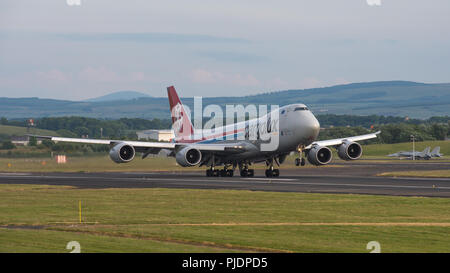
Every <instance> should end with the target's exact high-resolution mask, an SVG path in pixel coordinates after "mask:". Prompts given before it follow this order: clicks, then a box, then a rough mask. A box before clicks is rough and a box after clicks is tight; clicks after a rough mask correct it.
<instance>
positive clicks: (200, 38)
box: [44, 32, 250, 43]
mask: <svg viewBox="0 0 450 273" xmlns="http://www.w3.org/2000/svg"><path fill="white" fill-rule="evenodd" d="M44 35H45V34H44ZM47 35H49V36H50V37H54V38H58V39H64V40H70V41H79V42H95V41H102V42H138V43H249V42H250V41H249V40H246V39H242V38H231V37H219V36H212V35H199V34H179V33H163V32H161V33H159V32H141V33H67V34H66V33H51V34H47Z"/></svg>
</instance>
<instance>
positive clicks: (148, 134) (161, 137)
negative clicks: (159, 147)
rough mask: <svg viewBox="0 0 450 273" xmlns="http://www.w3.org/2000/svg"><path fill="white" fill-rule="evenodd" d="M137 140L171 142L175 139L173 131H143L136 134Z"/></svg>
mask: <svg viewBox="0 0 450 273" xmlns="http://www.w3.org/2000/svg"><path fill="white" fill-rule="evenodd" d="M136 134H137V136H138V139H146V140H157V141H172V139H174V138H175V135H174V133H173V130H145V131H138V132H136Z"/></svg>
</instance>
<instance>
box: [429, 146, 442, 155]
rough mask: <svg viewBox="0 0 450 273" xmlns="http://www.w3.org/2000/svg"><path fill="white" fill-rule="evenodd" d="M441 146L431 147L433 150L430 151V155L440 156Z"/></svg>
mask: <svg viewBox="0 0 450 273" xmlns="http://www.w3.org/2000/svg"><path fill="white" fill-rule="evenodd" d="M440 150H441V147H439V146H437V147H435V148H434V149H433V151H431V157H441V156H443V155H444V154H441V153H440Z"/></svg>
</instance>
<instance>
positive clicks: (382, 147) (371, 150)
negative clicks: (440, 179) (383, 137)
mask: <svg viewBox="0 0 450 273" xmlns="http://www.w3.org/2000/svg"><path fill="white" fill-rule="evenodd" d="M428 146H430V147H431V149H433V148H434V147H436V146H440V147H441V151H440V153H441V154H444V155H446V156H449V155H450V141H448V140H447V141H444V140H443V141H423V142H416V143H415V150H416V151H423V150H424V149H425V148H426V147H428ZM412 149H413V148H412V142H405V143H395V144H370V145H363V151H364V156H386V155H388V154H393V153H396V152H399V151H412Z"/></svg>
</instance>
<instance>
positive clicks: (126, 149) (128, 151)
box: [109, 142, 136, 163]
mask: <svg viewBox="0 0 450 273" xmlns="http://www.w3.org/2000/svg"><path fill="white" fill-rule="evenodd" d="M135 154H136V151H135V150H134V147H133V146H131V145H130V144H127V143H124V142H121V143H118V144H116V145H115V146H114V147H112V149H111V150H110V151H109V157H110V158H111V160H112V161H114V162H116V163H127V162H130V161H131V160H133V158H134V156H135Z"/></svg>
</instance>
